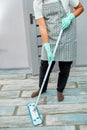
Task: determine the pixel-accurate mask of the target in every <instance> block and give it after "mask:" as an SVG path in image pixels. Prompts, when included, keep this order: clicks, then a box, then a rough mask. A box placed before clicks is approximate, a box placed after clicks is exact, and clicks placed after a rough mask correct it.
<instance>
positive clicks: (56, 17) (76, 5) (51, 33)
mask: <svg viewBox="0 0 87 130" xmlns="http://www.w3.org/2000/svg"><path fill="white" fill-rule="evenodd" d="M33 7H34V13H35V19H36V20H37V22H38V25H39V29H40V33H41V37H42V43H43V46H42V53H41V65H40V74H39V89H38V90H37V91H35V92H33V93H32V95H31V97H32V98H33V97H36V96H38V94H39V91H40V88H41V85H42V82H43V79H44V76H45V73H46V70H47V67H48V65H49V63H50V62H51V61H52V65H51V68H50V71H49V74H48V77H47V79H46V82H45V84H44V87H43V90H42V93H44V92H46V90H47V85H48V81H49V76H50V73H51V72H52V69H53V66H54V64H55V62H58V65H59V75H58V83H57V100H58V101H63V100H64V95H63V91H64V89H65V86H66V83H67V80H68V77H69V73H70V69H71V65H72V63H73V61H74V60H75V59H76V30H75V19H76V17H77V16H79V15H80V14H81V13H82V12H83V10H84V8H83V6H82V4H81V3H80V1H79V0H34V2H33ZM61 29H63V34H62V37H61V40H60V42H59V45H58V48H57V51H56V54H55V56H54V55H53V54H52V52H53V50H54V47H55V44H56V41H57V38H58V36H59V33H60V30H61Z"/></svg>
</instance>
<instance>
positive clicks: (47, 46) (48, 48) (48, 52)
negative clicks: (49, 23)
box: [44, 43, 54, 64]
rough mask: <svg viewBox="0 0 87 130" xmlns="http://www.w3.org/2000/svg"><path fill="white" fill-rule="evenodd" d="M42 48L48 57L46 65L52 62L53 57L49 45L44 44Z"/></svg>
mask: <svg viewBox="0 0 87 130" xmlns="http://www.w3.org/2000/svg"><path fill="white" fill-rule="evenodd" d="M44 47H45V49H46V52H47V57H48V63H49V64H50V62H52V61H53V60H54V55H53V54H52V52H51V48H50V44H49V43H44Z"/></svg>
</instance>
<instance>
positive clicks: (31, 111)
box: [27, 30, 63, 126]
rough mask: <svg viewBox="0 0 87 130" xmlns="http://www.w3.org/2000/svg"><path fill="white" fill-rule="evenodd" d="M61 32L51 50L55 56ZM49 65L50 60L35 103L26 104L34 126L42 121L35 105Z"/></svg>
mask: <svg viewBox="0 0 87 130" xmlns="http://www.w3.org/2000/svg"><path fill="white" fill-rule="evenodd" d="M62 33H63V30H61V31H60V33H59V37H58V39H57V42H56V46H55V48H54V51H53V55H54V56H55V53H56V50H57V47H58V44H59V41H60V39H61V36H62ZM51 65H52V61H51V62H50V64H49V66H48V68H47V71H46V74H45V77H44V80H43V83H42V85H41V89H40V91H39V94H38V97H37V100H36V103H28V105H27V107H28V111H29V115H30V118H31V121H32V124H33V125H34V126H37V125H40V124H42V123H43V121H42V118H41V115H40V113H39V110H38V108H37V105H38V102H39V99H40V96H41V93H42V90H43V87H44V84H45V81H46V79H47V76H48V73H49V70H50V67H51Z"/></svg>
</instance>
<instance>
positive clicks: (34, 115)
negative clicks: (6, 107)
mask: <svg viewBox="0 0 87 130" xmlns="http://www.w3.org/2000/svg"><path fill="white" fill-rule="evenodd" d="M34 108H35V103H29V104H28V111H29V115H30V118H31V121H32V123H33V125H34V126H37V125H40V124H42V119H41V116H40V113H39V111H38V108H37V107H36V108H35V109H34Z"/></svg>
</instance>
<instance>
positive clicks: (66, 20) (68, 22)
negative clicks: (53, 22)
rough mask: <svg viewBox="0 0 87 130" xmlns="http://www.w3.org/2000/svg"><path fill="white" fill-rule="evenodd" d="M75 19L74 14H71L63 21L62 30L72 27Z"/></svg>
mask: <svg viewBox="0 0 87 130" xmlns="http://www.w3.org/2000/svg"><path fill="white" fill-rule="evenodd" d="M74 19H75V16H74V14H73V13H70V14H69V15H68V16H67V17H66V18H63V19H62V29H63V30H64V29H66V28H68V27H69V26H70V24H71V22H72V21H73V20H74Z"/></svg>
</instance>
